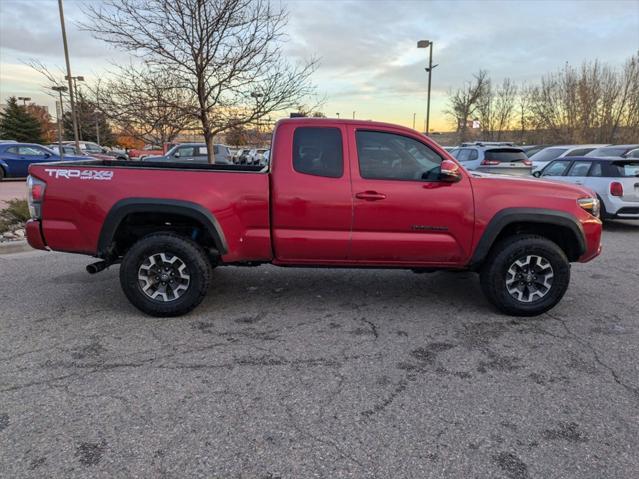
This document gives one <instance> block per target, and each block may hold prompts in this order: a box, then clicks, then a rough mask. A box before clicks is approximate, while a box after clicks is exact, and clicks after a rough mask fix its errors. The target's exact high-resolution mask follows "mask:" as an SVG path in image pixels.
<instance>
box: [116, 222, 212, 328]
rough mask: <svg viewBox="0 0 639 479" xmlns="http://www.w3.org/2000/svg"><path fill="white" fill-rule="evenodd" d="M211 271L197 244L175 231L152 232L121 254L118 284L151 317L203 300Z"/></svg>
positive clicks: (181, 310) (190, 307) (176, 312)
mask: <svg viewBox="0 0 639 479" xmlns="http://www.w3.org/2000/svg"><path fill="white" fill-rule="evenodd" d="M211 272H212V268H211V263H210V261H209V260H208V258H207V254H206V252H205V251H204V250H203V249H202V247H200V245H198V244H197V243H195V242H194V241H192V240H190V239H188V238H185V237H183V236H179V235H177V234H174V233H169V232H167V233H154V234H151V235H149V236H145V237H144V238H142V239H141V240H139V241H138V242H137V243H135V244H134V245H133V246H132V247H131V249H129V251H127V253H126V254H125V255H124V258H123V259H122V264H121V266H120V284H121V286H122V290H123V291H124V294H125V295H126V297H127V298H128V299H129V301H131V303H132V304H133V305H134V306H135V307H136V308H138V309H139V310H140V311H142V312H144V313H146V314H149V315H151V316H160V317H167V316H180V315H183V314H186V313H188V312H189V311H191V310H193V309H194V308H195V307H196V306H197V305H198V304H200V303H201V302H202V300H203V299H204V296H205V295H206V292H207V290H208V288H209V284H210V281H211Z"/></svg>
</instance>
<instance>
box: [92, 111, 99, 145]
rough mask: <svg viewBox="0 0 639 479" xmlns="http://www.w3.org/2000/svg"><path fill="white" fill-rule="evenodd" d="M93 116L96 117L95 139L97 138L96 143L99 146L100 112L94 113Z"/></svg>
mask: <svg viewBox="0 0 639 479" xmlns="http://www.w3.org/2000/svg"><path fill="white" fill-rule="evenodd" d="M93 114H94V115H95V137H96V143H97V144H98V145H99V144H100V124H99V123H98V119H99V117H98V115H99V114H100V112H99V111H98V110H95V111H94V112H93Z"/></svg>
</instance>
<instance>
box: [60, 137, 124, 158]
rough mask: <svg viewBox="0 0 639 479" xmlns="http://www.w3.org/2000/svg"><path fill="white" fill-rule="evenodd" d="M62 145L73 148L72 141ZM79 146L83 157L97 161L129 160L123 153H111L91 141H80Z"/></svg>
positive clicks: (64, 142) (73, 143)
mask: <svg viewBox="0 0 639 479" xmlns="http://www.w3.org/2000/svg"><path fill="white" fill-rule="evenodd" d="M62 144H63V145H67V146H73V147H75V142H74V141H63V142H62ZM79 144H80V150H81V151H82V153H84V154H85V155H89V156H92V157H93V158H97V159H99V160H112V159H117V160H128V159H129V157H128V156H127V155H126V154H124V153H113V152H112V151H111V150H109V149H108V148H106V147H104V146H100V145H98V144H97V143H94V142H92V141H81V142H79Z"/></svg>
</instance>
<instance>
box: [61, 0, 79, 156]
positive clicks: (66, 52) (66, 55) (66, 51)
mask: <svg viewBox="0 0 639 479" xmlns="http://www.w3.org/2000/svg"><path fill="white" fill-rule="evenodd" d="M58 9H59V10H60V26H61V27H62V43H63V45H64V60H65V62H66V64H67V81H68V82H69V100H70V102H71V119H72V120H73V137H74V140H75V147H76V149H77V150H78V151H79V150H80V139H79V137H78V119H77V117H76V112H75V101H74V99H73V79H72V78H73V77H72V76H71V63H70V62H69V46H68V45H67V30H66V27H65V26H64V7H63V6H62V0H58Z"/></svg>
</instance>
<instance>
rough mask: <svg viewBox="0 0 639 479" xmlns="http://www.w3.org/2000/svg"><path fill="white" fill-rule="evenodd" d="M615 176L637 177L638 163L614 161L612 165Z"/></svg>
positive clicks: (638, 171) (638, 174)
mask: <svg viewBox="0 0 639 479" xmlns="http://www.w3.org/2000/svg"><path fill="white" fill-rule="evenodd" d="M612 168H613V172H614V173H616V174H615V176H619V177H632V176H639V161H615V162H614V163H613V164H612Z"/></svg>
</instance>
